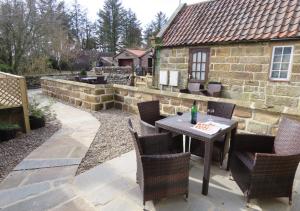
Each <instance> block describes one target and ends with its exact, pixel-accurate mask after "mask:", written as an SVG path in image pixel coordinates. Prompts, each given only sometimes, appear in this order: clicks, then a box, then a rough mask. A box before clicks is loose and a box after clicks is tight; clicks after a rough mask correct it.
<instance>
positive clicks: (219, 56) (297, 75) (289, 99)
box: [155, 41, 300, 108]
mask: <svg viewBox="0 0 300 211" xmlns="http://www.w3.org/2000/svg"><path fill="white" fill-rule="evenodd" d="M281 45H293V46H294V55H293V64H292V74H291V80H290V81H289V82H274V81H270V80H269V71H270V64H271V58H272V48H273V46H281ZM201 47H210V54H211V55H210V68H209V75H208V77H209V79H208V81H219V82H222V85H223V92H222V95H223V97H225V98H232V99H241V100H246V101H251V102H260V103H263V104H265V105H266V106H274V105H279V106H286V107H293V108H300V41H289V42H264V43H254V44H231V45H218V46H217V45H212V46H201ZM159 51H160V52H159V55H160V58H159V59H158V60H157V61H158V62H159V64H158V65H157V69H156V72H155V74H156V76H155V80H156V85H157V80H158V74H159V71H160V70H178V71H179V72H180V80H179V88H185V87H186V86H187V83H188V80H187V79H188V62H189V48H188V47H184V48H165V49H160V50H159ZM163 89H164V90H170V87H166V86H165V87H164V88H163Z"/></svg>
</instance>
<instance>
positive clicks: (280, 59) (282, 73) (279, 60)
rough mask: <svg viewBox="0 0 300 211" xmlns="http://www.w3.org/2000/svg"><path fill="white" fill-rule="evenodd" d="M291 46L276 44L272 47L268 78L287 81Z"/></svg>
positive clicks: (291, 52) (291, 54)
mask: <svg viewBox="0 0 300 211" xmlns="http://www.w3.org/2000/svg"><path fill="white" fill-rule="evenodd" d="M293 50H294V47H293V46H276V47H274V48H273V55H272V63H271V71H270V79H271V80H276V81H288V80H289V78H290V73H291V66H292V64H291V63H292V57H293Z"/></svg>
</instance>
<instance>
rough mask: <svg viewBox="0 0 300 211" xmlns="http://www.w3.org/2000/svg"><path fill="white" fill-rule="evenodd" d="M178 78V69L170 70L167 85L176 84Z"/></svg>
mask: <svg viewBox="0 0 300 211" xmlns="http://www.w3.org/2000/svg"><path fill="white" fill-rule="evenodd" d="M178 78H179V72H178V71H170V73H169V85H170V86H178Z"/></svg>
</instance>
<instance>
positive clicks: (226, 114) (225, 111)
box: [191, 101, 235, 166]
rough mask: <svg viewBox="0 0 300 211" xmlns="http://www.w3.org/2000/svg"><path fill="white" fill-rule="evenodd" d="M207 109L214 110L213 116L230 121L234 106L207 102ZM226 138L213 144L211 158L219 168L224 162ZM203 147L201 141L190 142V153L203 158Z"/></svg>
mask: <svg viewBox="0 0 300 211" xmlns="http://www.w3.org/2000/svg"><path fill="white" fill-rule="evenodd" d="M207 108H208V109H214V114H213V115H214V116H218V117H223V118H226V119H231V117H232V114H233V111H234V108H235V105H234V104H231V103H222V102H213V101H208V104H207ZM225 140H226V136H223V137H222V138H220V139H218V140H216V141H215V143H214V149H213V158H214V160H218V161H219V162H220V166H222V164H223V160H224V147H225ZM204 149H205V145H204V143H203V142H202V141H198V140H193V139H192V142H191V153H192V154H194V155H198V156H200V157H203V156H204Z"/></svg>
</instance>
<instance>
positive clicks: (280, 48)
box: [275, 47, 283, 55]
mask: <svg viewBox="0 0 300 211" xmlns="http://www.w3.org/2000/svg"><path fill="white" fill-rule="evenodd" d="M282 50H283V49H282V47H276V48H275V55H281V54H282Z"/></svg>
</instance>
